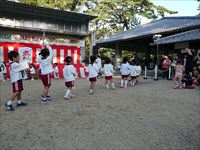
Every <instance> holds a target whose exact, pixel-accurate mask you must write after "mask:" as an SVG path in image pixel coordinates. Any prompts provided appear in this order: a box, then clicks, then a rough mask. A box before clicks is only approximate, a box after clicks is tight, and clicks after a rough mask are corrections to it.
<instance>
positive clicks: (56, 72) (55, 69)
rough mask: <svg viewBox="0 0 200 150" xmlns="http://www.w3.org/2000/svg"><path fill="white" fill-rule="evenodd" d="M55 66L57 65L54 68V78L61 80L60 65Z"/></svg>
mask: <svg viewBox="0 0 200 150" xmlns="http://www.w3.org/2000/svg"><path fill="white" fill-rule="evenodd" d="M54 65H55V67H54V78H56V79H59V78H60V77H59V72H58V64H57V63H55V64H54Z"/></svg>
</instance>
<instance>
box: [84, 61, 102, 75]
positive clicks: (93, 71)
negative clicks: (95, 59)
mask: <svg viewBox="0 0 200 150" xmlns="http://www.w3.org/2000/svg"><path fill="white" fill-rule="evenodd" d="M86 72H88V74H89V75H88V76H89V78H94V77H97V75H98V73H99V66H98V65H97V64H96V63H93V64H89V65H88V67H87V68H86Z"/></svg>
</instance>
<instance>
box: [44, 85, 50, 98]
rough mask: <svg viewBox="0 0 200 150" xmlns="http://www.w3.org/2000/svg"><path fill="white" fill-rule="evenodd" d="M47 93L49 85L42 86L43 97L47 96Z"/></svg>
mask: <svg viewBox="0 0 200 150" xmlns="http://www.w3.org/2000/svg"><path fill="white" fill-rule="evenodd" d="M48 93H49V86H45V87H44V97H47V96H48Z"/></svg>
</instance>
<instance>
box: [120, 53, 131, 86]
mask: <svg viewBox="0 0 200 150" xmlns="http://www.w3.org/2000/svg"><path fill="white" fill-rule="evenodd" d="M120 72H121V76H122V79H121V86H120V87H121V88H123V87H124V88H127V84H128V77H129V73H130V68H129V63H128V57H124V58H123V62H122V64H121V67H120Z"/></svg>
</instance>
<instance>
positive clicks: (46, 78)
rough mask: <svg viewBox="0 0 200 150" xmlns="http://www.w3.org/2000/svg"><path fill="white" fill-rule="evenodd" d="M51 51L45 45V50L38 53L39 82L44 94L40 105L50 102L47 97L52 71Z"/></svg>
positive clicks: (49, 98)
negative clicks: (41, 84)
mask: <svg viewBox="0 0 200 150" xmlns="http://www.w3.org/2000/svg"><path fill="white" fill-rule="evenodd" d="M52 59H53V51H52V48H51V47H50V46H49V45H46V47H45V48H43V49H42V50H41V52H40V53H39V57H38V58H37V62H38V63H39V64H40V69H41V80H42V83H43V85H44V92H43V95H42V103H47V102H49V101H51V100H52V99H51V97H50V96H48V93H49V88H50V86H51V77H50V75H51V73H52V72H53V71H54V70H53V67H52Z"/></svg>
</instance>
